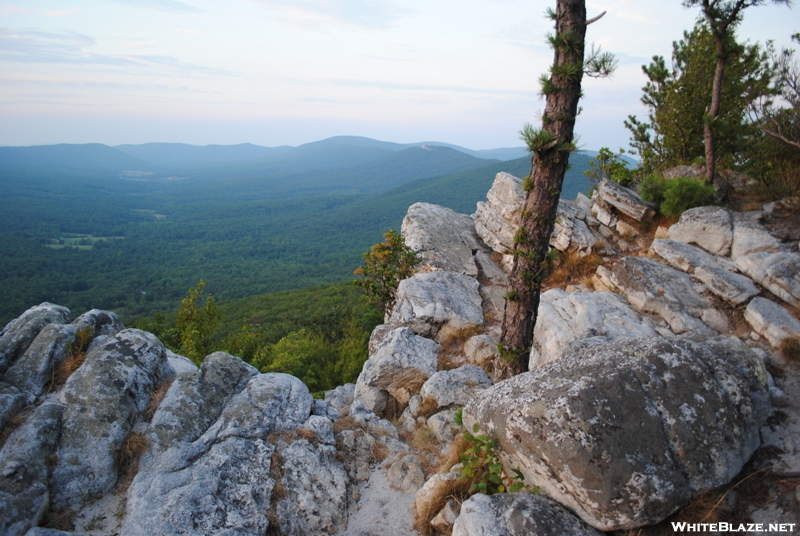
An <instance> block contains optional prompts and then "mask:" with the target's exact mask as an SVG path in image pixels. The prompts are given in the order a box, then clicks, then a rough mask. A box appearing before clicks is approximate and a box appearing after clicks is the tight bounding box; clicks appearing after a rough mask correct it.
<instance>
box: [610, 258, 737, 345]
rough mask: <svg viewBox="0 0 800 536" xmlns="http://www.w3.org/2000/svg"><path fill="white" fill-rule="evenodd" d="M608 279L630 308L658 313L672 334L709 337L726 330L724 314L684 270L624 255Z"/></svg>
mask: <svg viewBox="0 0 800 536" xmlns="http://www.w3.org/2000/svg"><path fill="white" fill-rule="evenodd" d="M612 281H613V283H614V285H616V286H617V288H618V289H619V290H620V292H622V294H624V295H625V297H626V298H627V299H628V302H629V303H630V304H631V305H632V306H633V308H634V309H636V310H637V311H640V312H647V313H654V314H657V315H659V316H661V317H662V318H663V319H664V320H665V321H666V322H667V324H669V327H670V329H671V330H672V331H673V332H674V333H676V334H679V335H680V334H683V333H686V334H695V335H701V336H707V337H713V336H715V335H717V332H723V331H726V330H727V327H728V326H727V320H726V319H725V317H724V316H723V315H722V314H721V313H719V312H718V311H716V310H715V309H713V308H712V307H711V306H710V305H709V303H708V302H707V301H706V300H705V299H704V298H703V296H701V295H700V294H699V293H698V291H697V289H696V287H695V285H694V283H692V281H691V279H690V278H689V276H688V275H687V274H685V273H683V272H680V271H678V270H676V269H674V268H671V267H669V266H665V265H663V264H660V263H658V262H655V261H653V260H650V259H645V258H641V257H626V258H624V259H622V260H621V261H620V262H618V263H617V264H616V265H615V266H614V269H613V271H612ZM709 325H710V326H713V327H714V329H711V328H710V327H709ZM715 330H716V331H715Z"/></svg>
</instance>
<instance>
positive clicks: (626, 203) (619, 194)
mask: <svg viewBox="0 0 800 536" xmlns="http://www.w3.org/2000/svg"><path fill="white" fill-rule="evenodd" d="M594 199H595V200H601V201H602V202H604V203H607V204H608V205H611V206H613V207H614V208H615V209H616V210H618V211H619V212H621V213H622V214H625V215H626V216H629V217H631V218H633V219H635V220H636V221H644V222H647V221H650V220H651V219H652V218H653V216H654V215H655V213H656V211H655V209H653V207H651V206H650V205H648V204H647V203H645V202H643V201H642V200H641V198H640V197H639V195H638V194H637V193H636V192H634V191H633V190H631V189H629V188H625V187H624V186H621V185H619V184H617V183H616V182H612V181H610V180H608V179H606V178H603V179H602V180H600V182H599V183H597V189H596V191H595V195H594ZM598 219H599V218H598ZM606 225H608V224H606Z"/></svg>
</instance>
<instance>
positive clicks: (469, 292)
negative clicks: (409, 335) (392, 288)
mask: <svg viewBox="0 0 800 536" xmlns="http://www.w3.org/2000/svg"><path fill="white" fill-rule="evenodd" d="M479 287H480V285H479V283H478V281H476V280H475V279H473V278H471V277H468V276H465V275H463V274H457V273H454V272H418V273H416V274H414V275H413V276H412V277H410V278H408V279H404V280H403V281H401V282H400V284H399V285H398V287H397V293H396V303H395V306H394V308H393V309H392V314H391V317H390V319H389V322H390V323H391V324H394V325H396V326H408V327H410V328H411V329H412V330H414V332H415V333H417V334H419V335H423V336H433V335H435V334H437V333H438V332H439V331H440V330H442V329H446V330H447V331H450V332H457V331H459V330H462V329H465V328H470V327H474V326H481V325H483V309H482V307H481V295H480V292H479Z"/></svg>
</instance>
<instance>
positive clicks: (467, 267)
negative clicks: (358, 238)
mask: <svg viewBox="0 0 800 536" xmlns="http://www.w3.org/2000/svg"><path fill="white" fill-rule="evenodd" d="M401 229H402V234H403V238H404V239H405V242H406V245H407V246H408V247H409V248H411V249H412V250H413V251H414V252H415V253H416V254H417V257H419V259H420V260H421V261H422V263H424V264H429V265H432V266H436V267H437V268H441V269H442V270H445V271H448V272H457V273H461V274H464V275H468V276H470V277H477V276H478V266H477V264H476V263H475V259H474V258H473V255H474V254H475V252H477V251H478V250H481V249H484V248H485V246H483V245H482V244H481V243H480V240H479V239H478V235H476V234H475V226H474V224H473V221H472V218H470V217H469V216H467V215H466V214H459V213H457V212H455V211H453V210H451V209H449V208H445V207H440V206H439V205H432V204H430V203H414V204H413V205H411V206H410V207H408V212H407V213H406V216H405V218H403V226H402V228H401Z"/></svg>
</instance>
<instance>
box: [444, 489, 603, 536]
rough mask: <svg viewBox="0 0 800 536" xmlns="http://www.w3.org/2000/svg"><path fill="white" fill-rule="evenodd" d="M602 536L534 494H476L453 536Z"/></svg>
mask: <svg viewBox="0 0 800 536" xmlns="http://www.w3.org/2000/svg"><path fill="white" fill-rule="evenodd" d="M540 534H541V535H548V536H549V535H556V534H557V535H559V536H600V533H599V532H597V531H596V530H594V529H593V528H592V527H587V526H586V525H585V524H584V523H582V522H581V521H580V520H579V519H577V518H576V517H575V516H574V515H573V514H572V512H570V511H569V510H567V509H566V508H564V507H563V506H561V505H560V504H558V503H557V502H555V501H551V500H550V499H547V498H546V497H542V496H540V495H532V494H530V493H513V494H511V493H499V494H497V495H492V496H491V497H490V496H487V495H483V494H480V493H479V494H477V495H473V496H472V497H470V498H469V499H467V501H466V502H464V504H463V505H461V514H460V516H459V517H458V519H457V520H456V522H455V525H454V526H453V536H528V535H540Z"/></svg>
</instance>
